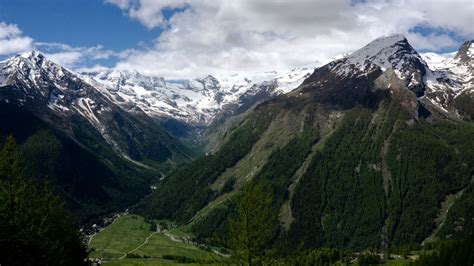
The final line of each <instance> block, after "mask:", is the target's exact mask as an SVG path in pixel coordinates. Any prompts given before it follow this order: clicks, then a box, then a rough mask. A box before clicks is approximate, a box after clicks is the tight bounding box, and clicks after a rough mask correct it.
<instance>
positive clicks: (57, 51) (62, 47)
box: [35, 42, 129, 68]
mask: <svg viewBox="0 0 474 266" xmlns="http://www.w3.org/2000/svg"><path fill="white" fill-rule="evenodd" d="M35 48H36V49H38V50H39V51H41V52H43V53H44V54H45V56H46V57H47V58H48V59H49V60H51V61H53V62H56V63H58V64H60V65H63V66H65V67H68V68H79V67H83V66H82V63H84V62H91V61H93V60H100V59H108V58H111V57H117V58H125V57H126V56H127V55H128V54H129V53H127V51H128V50H126V51H124V52H120V53H116V52H114V51H112V50H107V49H105V48H104V47H103V46H102V45H96V46H92V47H72V46H69V45H67V44H64V43H46V42H36V43H35Z"/></svg>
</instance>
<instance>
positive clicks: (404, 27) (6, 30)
mask: <svg viewBox="0 0 474 266" xmlns="http://www.w3.org/2000/svg"><path fill="white" fill-rule="evenodd" d="M473 14H474V1H472V0H444V1H443V0H431V1H430V0H403V1H402V0H391V1H388V0H364V1H360V0H356V1H354V0H319V1H314V0H300V1H284V0H235V1H224V0H0V58H5V57H7V56H11V55H13V54H15V53H17V52H21V51H23V50H31V49H37V50H40V51H42V52H44V53H45V54H46V55H47V56H48V57H50V59H52V60H53V61H57V62H58V63H61V64H63V65H66V66H67V67H70V68H72V69H87V68H94V69H100V68H103V67H117V68H130V69H136V70H139V71H141V72H145V73H147V74H151V75H161V76H170V77H182V76H189V75H194V76H199V75H204V74H205V73H209V72H222V71H224V72H253V71H263V70H275V69H285V68H290V67H294V66H298V65H301V64H305V63H309V62H312V61H324V60H327V59H328V58H330V57H332V56H334V55H336V54H340V53H346V52H350V51H353V50H355V49H357V48H360V47H361V46H363V45H364V44H366V43H368V42H369V41H371V40H372V39H374V38H376V37H379V36H381V35H385V34H391V33H402V34H405V36H407V38H408V40H409V41H410V43H411V44H412V45H413V46H414V47H415V48H416V49H418V50H419V51H436V52H438V53H445V52H451V51H453V50H455V49H456V48H457V47H458V46H459V45H460V44H461V43H462V42H463V41H464V40H466V39H471V38H474V30H473V29H472V28H473V27H472V25H474V15H473Z"/></svg>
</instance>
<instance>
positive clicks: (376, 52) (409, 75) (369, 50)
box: [331, 34, 429, 94]
mask: <svg viewBox="0 0 474 266" xmlns="http://www.w3.org/2000/svg"><path fill="white" fill-rule="evenodd" d="M331 64H332V67H331V71H332V72H333V73H335V74H336V75H338V76H341V77H346V78H351V77H354V76H360V75H366V74H367V73H369V72H371V71H375V70H381V71H386V70H387V69H393V70H394V72H395V73H396V74H397V76H398V77H399V78H400V79H401V80H402V81H403V82H404V83H405V84H406V85H407V86H408V88H410V89H411V90H413V91H414V92H415V93H417V94H422V93H423V76H425V74H426V72H427V71H429V68H428V66H427V65H426V63H425V62H424V61H423V59H422V58H421V56H420V55H419V54H418V53H417V52H416V51H415V49H413V47H412V46H411V45H410V44H409V43H408V41H407V39H406V38H405V36H403V35H401V34H395V35H388V36H383V37H380V38H377V39H375V40H373V41H372V42H370V43H369V44H367V45H366V46H364V47H362V48H361V49H359V50H357V51H355V52H353V53H352V54H350V55H348V56H347V57H344V58H342V59H339V60H336V61H334V62H332V63H331Z"/></svg>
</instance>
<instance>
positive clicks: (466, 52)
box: [454, 40, 474, 63]
mask: <svg viewBox="0 0 474 266" xmlns="http://www.w3.org/2000/svg"><path fill="white" fill-rule="evenodd" d="M473 58H474V40H470V41H466V42H464V43H463V44H462V45H461V47H460V48H459V50H458V52H457V53H456V56H455V57H454V59H457V60H459V61H460V62H462V63H467V62H472V61H473Z"/></svg>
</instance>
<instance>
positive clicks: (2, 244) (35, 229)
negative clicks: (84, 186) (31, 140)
mask: <svg viewBox="0 0 474 266" xmlns="http://www.w3.org/2000/svg"><path fill="white" fill-rule="evenodd" d="M2 146H3V148H2V150H1V151H0V263H1V264H2V265H83V264H84V265H85V264H86V262H85V259H86V258H87V253H86V247H85V245H84V242H83V239H82V234H81V233H80V232H79V230H78V227H77V225H76V224H75V223H73V220H72V217H71V216H70V215H69V213H68V212H67V211H66V210H65V209H64V207H63V204H62V203H61V200H60V199H59V198H58V197H57V196H56V193H55V191H54V189H53V188H52V187H51V186H50V185H49V184H48V183H45V182H40V181H37V180H35V179H33V178H28V177H27V176H26V172H25V171H24V162H25V159H24V158H22V157H21V154H20V152H19V150H18V148H17V146H16V143H15V141H14V139H13V137H8V138H7V139H6V141H5V143H4V144H3V145H2Z"/></svg>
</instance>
